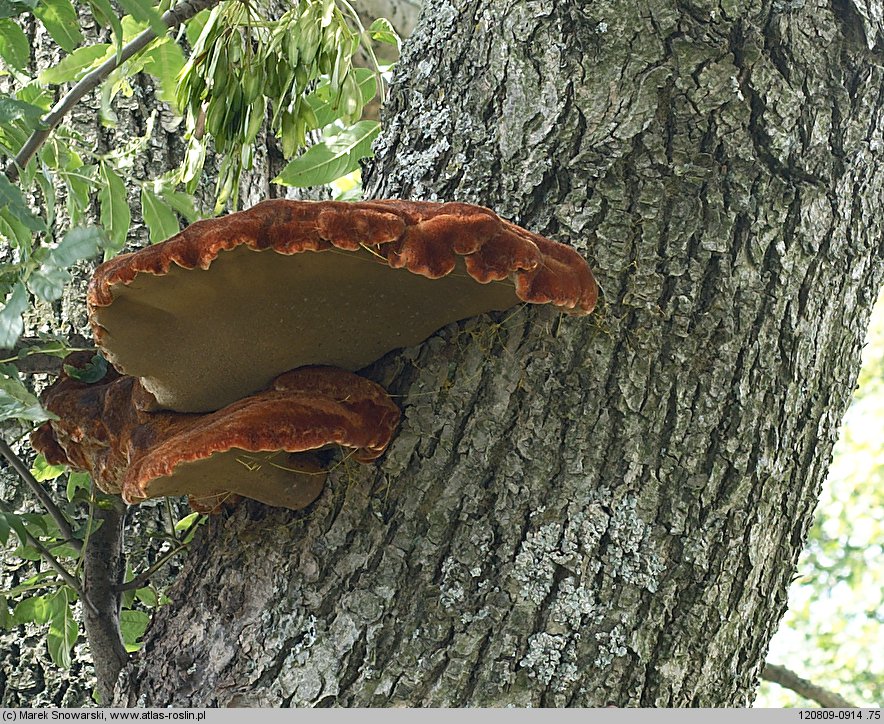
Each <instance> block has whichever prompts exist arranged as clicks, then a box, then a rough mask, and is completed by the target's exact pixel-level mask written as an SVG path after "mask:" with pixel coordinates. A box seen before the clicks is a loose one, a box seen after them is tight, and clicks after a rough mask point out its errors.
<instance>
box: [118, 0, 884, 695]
mask: <svg viewBox="0 0 884 724" xmlns="http://www.w3.org/2000/svg"><path fill="white" fill-rule="evenodd" d="M581 5H582V4H580V3H569V2H547V1H534V2H529V1H528V0H521V1H519V2H512V0H506V1H504V0H470V1H467V0H455V2H449V0H429V2H428V3H427V4H426V6H425V8H424V14H423V16H422V20H421V22H420V23H419V24H418V27H417V29H416V30H415V34H414V36H413V38H412V40H411V42H410V44H409V45H408V47H407V49H406V51H405V55H404V58H403V61H402V63H401V66H400V68H399V74H398V83H397V84H396V86H395V88H394V92H393V97H392V100H391V102H390V105H389V107H388V110H387V113H388V117H387V125H386V129H385V133H384V135H383V136H382V138H381V140H380V141H379V143H378V145H377V153H378V157H377V160H376V161H375V163H374V166H373V168H372V169H371V172H370V174H369V175H368V180H367V189H368V192H369V195H370V196H373V197H384V196H405V197H409V198H421V199H445V200H459V201H469V202H478V203H482V204H485V205H488V206H490V207H492V208H494V209H495V210H497V211H498V212H499V213H501V215H503V216H506V217H509V218H511V219H513V220H514V221H516V222H517V223H520V224H522V225H525V226H527V227H529V228H531V229H533V230H536V231H538V232H540V233H543V234H547V235H550V236H552V237H553V238H556V239H559V240H561V241H563V242H566V243H570V244H572V245H573V246H575V247H576V248H577V249H579V250H580V251H581V252H582V253H583V254H585V255H586V256H587V258H588V259H590V260H591V262H592V264H593V266H594V268H595V269H596V271H597V273H598V276H599V279H600V281H601V284H602V286H603V289H604V297H603V303H602V305H601V308H600V309H599V310H598V311H597V312H596V313H595V314H594V315H593V316H592V317H589V318H581V319H572V318H567V317H560V316H558V315H556V314H554V313H552V312H550V311H549V310H547V309H543V308H537V309H534V308H519V309H516V310H514V311H512V312H510V313H507V314H502V315H499V316H498V317H497V318H496V319H494V320H491V319H488V318H479V319H472V320H468V321H466V322H464V323H461V324H459V325H452V326H450V327H448V328H446V329H445V330H443V331H442V332H440V333H439V334H436V335H435V336H434V337H432V338H431V339H430V340H428V341H427V342H426V343H424V344H423V345H421V346H420V347H419V348H416V349H409V350H405V351H404V352H401V353H398V354H393V355H391V356H389V357H388V358H387V359H385V360H384V361H382V362H381V363H379V364H377V365H375V366H374V367H373V368H372V369H371V370H370V371H369V376H371V377H372V378H374V379H376V380H378V381H380V382H381V383H383V384H385V385H386V386H387V387H388V389H389V390H390V392H391V393H392V394H394V395H396V396H397V397H396V398H395V399H397V401H398V402H399V403H400V405H401V407H402V410H403V422H402V426H401V429H400V431H399V434H398V437H397V438H396V440H395V442H394V443H393V445H392V446H391V448H390V450H389V452H388V453H387V455H386V456H385V458H383V459H382V460H381V461H380V463H379V464H378V465H377V466H376V468H375V469H368V470H366V469H364V468H357V467H356V466H351V465H350V464H343V465H341V466H340V467H338V468H337V469H336V470H335V471H334V472H333V473H332V474H331V475H330V477H329V484H328V489H327V490H326V492H325V493H324V495H323V496H322V498H321V499H320V501H319V502H318V503H317V504H315V505H314V506H313V507H312V508H311V509H310V510H309V511H307V512H306V513H303V514H296V513H291V512H287V511H282V510H271V509H266V508H262V507H261V506H259V505H257V504H250V505H244V506H242V507H240V508H239V509H237V510H236V511H235V512H234V513H232V514H231V515H229V516H221V517H217V518H215V519H214V520H213V521H212V522H211V523H210V524H209V525H207V526H206V527H205V529H204V531H203V532H202V533H201V534H200V536H201V537H200V538H199V539H198V541H197V542H196V543H195V544H194V546H193V551H192V554H191V558H190V560H189V562H188V564H187V565H186V566H185V568H184V570H183V571H182V574H181V576H180V579H179V580H178V582H177V584H176V586H175V587H174V589H173V591H172V593H171V597H172V599H173V604H172V605H171V606H169V607H168V608H166V609H164V610H163V611H162V612H161V613H160V614H159V615H158V616H157V618H156V620H155V621H154V624H153V626H152V628H151V630H150V632H149V634H148V640H147V643H146V645H145V647H144V650H143V652H142V654H141V655H140V658H139V659H138V660H137V662H136V663H135V665H133V666H131V667H130V668H129V669H128V670H127V671H126V673H125V677H124V680H123V681H122V682H121V683H120V684H119V685H118V687H119V688H118V702H119V703H128V704H139V705H149V706H165V705H168V704H177V705H187V706H206V705H207V706H257V705H263V706H280V705H293V706H294V705H318V706H326V705H342V706H390V705H416V706H424V705H430V706H444V705H476V706H478V705H483V706H489V705H490V706H496V705H507V704H514V705H518V706H522V705H535V706H537V705H543V706H562V705H576V706H604V705H617V706H683V705H693V706H742V705H746V704H748V703H750V702H751V700H752V698H753V692H754V689H755V686H756V682H757V678H758V674H759V672H760V669H761V666H762V664H763V659H764V655H765V651H766V647H767V644H768V641H769V639H770V637H771V635H772V634H773V632H774V630H775V628H776V626H777V622H778V621H779V619H780V616H781V615H782V613H783V611H784V608H785V605H786V590H787V586H788V584H789V581H790V577H791V575H792V573H793V571H794V565H795V561H796V559H797V556H798V554H799V551H800V549H801V547H802V544H803V541H804V536H805V533H806V531H807V528H808V526H809V524H810V521H811V515H812V511H813V507H814V504H815V501H816V498H817V493H818V490H819V487H820V484H821V482H822V480H823V477H824V476H825V472H826V468H827V465H828V461H829V457H830V453H831V449H832V444H833V442H834V440H835V437H836V434H837V428H838V424H839V422H840V420H841V417H842V414H843V413H844V411H845V408H846V405H847V403H848V400H849V397H850V392H851V390H852V388H853V385H854V381H855V378H856V372H857V369H858V365H859V352H860V348H861V345H862V340H863V335H864V332H865V327H866V322H867V318H868V314H869V311H870V309H871V305H872V301H873V300H874V299H875V296H876V290H877V289H878V286H879V283H880V281H881V276H882V263H881V258H882V256H884V247H882V242H881V223H882V212H881V205H880V203H879V202H878V199H880V198H881V194H882V185H884V178H882V167H881V165H880V164H879V163H878V162H877V154H879V153H880V152H881V150H882V148H884V145H882V144H884V140H882V121H881V110H882V109H881V105H882V102H881V96H880V88H881V87H882V81H884V78H882V67H881V64H880V56H879V46H878V45H876V42H877V32H878V29H877V28H874V27H872V26H871V25H869V24H868V23H867V22H866V21H865V20H864V19H863V17H864V16H861V15H860V14H859V11H858V10H857V9H856V8H855V7H854V6H853V5H851V4H850V2H839V3H833V4H831V5H829V4H827V3H824V2H807V3H781V2H773V3H770V2H757V3H754V4H749V3H731V4H725V5H724V6H719V5H718V4H712V5H708V6H707V5H705V4H704V3H703V2H701V1H700V0H697V2H691V3H675V2H668V3H667V2H664V3H658V2H653V3H647V4H641V3H640V4H639V5H636V4H635V3H632V2H620V1H617V0H613V1H612V2H604V3H594V4H592V5H591V6H588V7H587V9H586V10H583V9H581Z"/></svg>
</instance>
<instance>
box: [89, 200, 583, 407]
mask: <svg viewBox="0 0 884 724" xmlns="http://www.w3.org/2000/svg"><path fill="white" fill-rule="evenodd" d="M597 295H598V287H597V285H596V282H595V280H594V278H593V275H592V272H591V271H590V269H589V266H588V265H587V264H586V262H585V260H584V259H583V258H582V257H581V256H580V255H579V254H577V252H576V251H574V250H573V249H571V248H570V247H568V246H565V245H563V244H559V243H557V242H554V241H550V240H549V239H545V238H544V237H542V236H538V235H537V234H533V233H531V232H529V231H526V230H525V229H522V228H520V227H518V226H516V225H515V224H512V223H510V222H507V221H504V220H502V219H500V218H499V217H498V216H496V215H495V214H494V213H493V212H491V211H489V210H488V209H485V208H483V207H480V206H472V205H469V204H459V203H448V204H440V203H431V202H418V201H395V200H387V201H368V202H360V203H345V202H333V201H324V202H309V201H288V200H273V201H265V202H263V203H260V204H257V205H256V206H254V207H252V208H251V209H249V210H248V211H243V212H239V213H235V214H230V215H228V216H224V217H220V218H217V219H211V220H205V221H198V222H196V223H194V224H192V225H191V226H189V227H187V228H186V229H185V230H184V231H182V232H181V233H180V234H178V235H176V236H174V237H172V238H171V239H169V240H168V241H165V242H163V243H161V244H157V245H155V246H151V247H147V248H145V249H142V250H140V251H137V252H134V253H132V254H125V255H121V256H118V257H116V258H114V259H112V260H110V261H108V262H105V263H104V264H102V265H101V266H100V267H98V269H97V270H96V272H95V275H94V276H93V279H92V282H91V284H90V288H89V293H88V305H89V312H90V319H91V323H92V327H93V332H94V335H95V339H96V341H97V343H98V344H99V346H100V347H101V348H102V349H103V350H104V352H105V356H106V357H107V358H108V359H109V360H110V361H111V362H112V363H113V364H114V365H115V366H116V367H117V368H118V369H119V370H121V371H123V372H125V373H126V374H129V375H134V376H137V377H139V378H141V381H142V384H143V385H144V387H145V388H146V389H147V390H149V391H150V392H151V393H152V394H153V395H154V397H155V398H156V401H157V407H160V408H167V409H171V410H178V411H185V412H203V411H209V410H217V409H219V408H221V407H223V406H224V405H227V404H230V403H231V402H233V401H235V400H238V399H240V398H241V397H244V396H245V395H248V394H251V393H252V392H254V391H255V390H258V389H261V388H263V387H265V386H266V385H267V384H268V383H269V382H270V380H271V379H273V378H274V377H275V376H276V375H278V374H280V373H281V372H282V371H284V370H288V369H292V368H295V367H299V366H302V365H332V366H336V367H342V368H344V369H348V370H357V369H360V368H362V367H364V366H366V365H368V364H370V363H371V362H373V361H375V360H377V359H379V358H380V357H381V356H383V355H384V354H386V353H387V352H389V351H391V350H393V349H397V348H399V347H407V346H411V345H415V344H418V343H420V342H421V341H423V340H424V339H426V338H427V337H428V336H429V335H431V334H432V333H433V332H435V331H436V330H438V329H440V328H441V327H444V326H445V325H446V324H449V323H451V322H454V321H457V320H460V319H465V318H467V317H472V316H475V315H478V314H482V313H485V312H490V311H494V310H503V309H508V308H510V307H512V306H514V305H516V304H518V303H519V302H520V301H525V302H530V303H537V304H545V303H549V304H553V305H554V306H556V307H557V308H558V309H561V310H562V311H565V312H568V313H570V314H588V313H589V312H590V311H592V309H593V307H594V305H595V302H596V298H597Z"/></svg>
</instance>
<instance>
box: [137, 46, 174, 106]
mask: <svg viewBox="0 0 884 724" xmlns="http://www.w3.org/2000/svg"><path fill="white" fill-rule="evenodd" d="M141 60H142V62H143V63H144V66H143V68H144V72H145V73H150V74H151V75H152V76H153V77H154V78H156V79H157V80H158V81H159V82H160V92H159V94H158V96H159V98H160V100H163V101H166V102H167V103H169V104H171V105H172V106H174V107H177V103H178V98H177V96H178V74H179V73H180V72H181V69H182V68H183V67H184V54H183V53H182V52H181V48H180V47H178V44H177V43H175V42H173V41H172V39H171V38H169V37H163V39H162V40H161V41H160V42H157V43H155V44H154V45H153V47H151V48H149V49H148V50H146V51H145V52H144V54H143V55H142V56H141Z"/></svg>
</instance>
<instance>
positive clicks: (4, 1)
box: [0, 0, 35, 18]
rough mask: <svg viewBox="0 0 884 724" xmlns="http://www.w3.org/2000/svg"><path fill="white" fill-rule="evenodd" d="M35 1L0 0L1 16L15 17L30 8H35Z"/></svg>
mask: <svg viewBox="0 0 884 724" xmlns="http://www.w3.org/2000/svg"><path fill="white" fill-rule="evenodd" d="M34 4H35V3H33V2H14V1H13V0H0V18H14V17H17V16H19V15H21V14H22V13H26V12H28V10H33V9H34Z"/></svg>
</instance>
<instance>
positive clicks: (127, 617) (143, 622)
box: [120, 609, 150, 652]
mask: <svg viewBox="0 0 884 724" xmlns="http://www.w3.org/2000/svg"><path fill="white" fill-rule="evenodd" d="M148 623H150V616H148V615H147V614H146V613H145V612H144V611H133V610H131V609H130V610H127V611H121V612H120V633H121V634H122V635H123V643H124V644H125V645H126V651H130V652H131V651H138V649H140V648H141V644H140V643H139V639H140V638H141V637H142V636H144V632H145V631H146V630H147V624H148Z"/></svg>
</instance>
